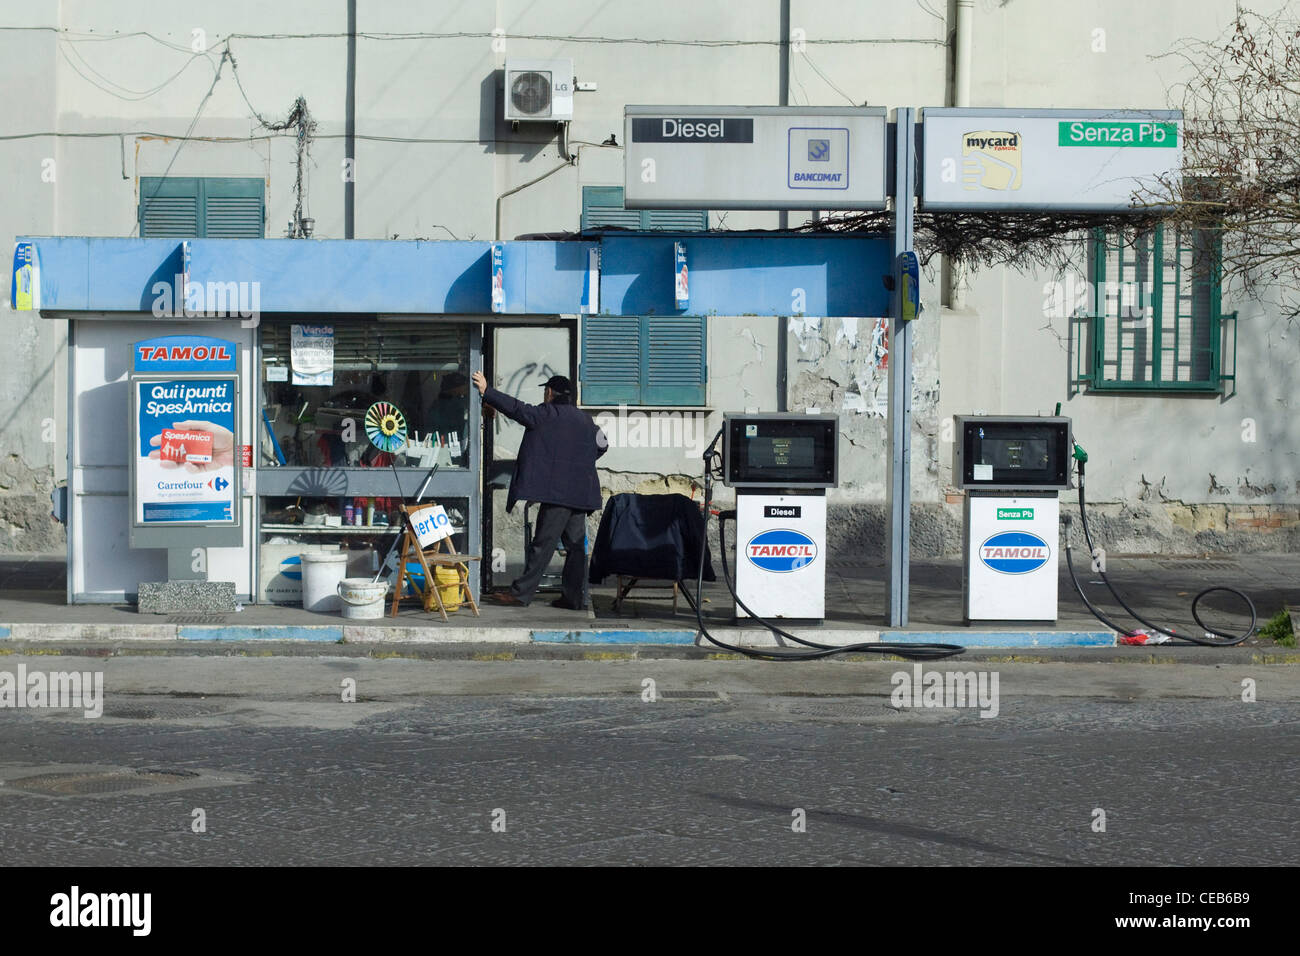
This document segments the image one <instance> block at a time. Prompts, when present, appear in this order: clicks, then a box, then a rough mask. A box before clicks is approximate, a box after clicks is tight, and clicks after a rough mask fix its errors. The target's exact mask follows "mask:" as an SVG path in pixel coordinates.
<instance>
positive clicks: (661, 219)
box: [641, 209, 709, 232]
mask: <svg viewBox="0 0 1300 956" xmlns="http://www.w3.org/2000/svg"><path fill="white" fill-rule="evenodd" d="M641 228H642V229H663V230H664V231H666V232H703V231H704V230H705V229H708V228H709V211H708V210H707V209H643V210H641Z"/></svg>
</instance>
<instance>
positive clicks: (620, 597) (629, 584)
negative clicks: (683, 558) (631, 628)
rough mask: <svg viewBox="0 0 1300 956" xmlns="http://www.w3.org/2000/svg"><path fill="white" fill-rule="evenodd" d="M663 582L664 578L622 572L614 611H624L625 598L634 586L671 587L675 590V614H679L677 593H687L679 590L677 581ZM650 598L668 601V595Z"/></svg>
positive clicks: (660, 589)
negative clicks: (641, 576) (635, 576)
mask: <svg viewBox="0 0 1300 956" xmlns="http://www.w3.org/2000/svg"><path fill="white" fill-rule="evenodd" d="M643 581H657V582H661V583H656V584H643V583H642V582H643ZM663 582H665V579H664V578H634V577H631V576H629V575H624V574H620V575H619V576H618V594H617V596H616V597H615V598H614V613H615V614H619V613H622V610H623V601H624V599H626V598H627V596H628V593H629V592H630V591H631V590H632V589H633V588H640V589H641V590H643V591H667V590H669V589H671V590H672V592H673V593H672V599H673V614H674V616H675V615H676V614H677V595H678V594H679V593H685V592H681V591H679V590H678V587H677V582H676V581H667V582H666V583H663ZM648 600H656V601H666V600H668V597H667V596H665V597H662V598H649V599H648Z"/></svg>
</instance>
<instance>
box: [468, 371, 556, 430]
mask: <svg viewBox="0 0 1300 956" xmlns="http://www.w3.org/2000/svg"><path fill="white" fill-rule="evenodd" d="M470 380H471V381H472V382H473V383H474V387H475V388H476V389H478V393H479V395H481V396H482V397H483V402H484V404H486V405H491V406H492V407H493V408H495V409H497V410H498V411H500V412H501V414H503V415H505V416H506V417H507V418H509V419H512V420H514V421H516V422H518V423H519V424H520V425H523V426H524V427H525V428H533V427H535V426H536V425H537V424H538V423H539V422H540V421H541V420H542V415H541V406H540V405H529V404H528V403H527V402H521V401H519V399H517V398H515V397H514V396H513V395H507V394H506V393H505V392H502V391H499V390H497V389H495V388H493V387H492V386H490V385H488V382H487V376H486V375H484V374H483V373H482V372H475V373H474V374H473V375H472V376H471V377H470Z"/></svg>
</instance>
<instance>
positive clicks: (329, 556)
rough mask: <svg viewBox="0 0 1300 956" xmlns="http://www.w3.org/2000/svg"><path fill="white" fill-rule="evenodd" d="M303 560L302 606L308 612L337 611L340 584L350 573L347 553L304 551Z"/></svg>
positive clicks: (339, 605)
mask: <svg viewBox="0 0 1300 956" xmlns="http://www.w3.org/2000/svg"><path fill="white" fill-rule="evenodd" d="M300 557H301V559H302V606H303V609H304V610H307V611H337V610H338V609H339V608H340V607H342V606H343V602H342V601H341V600H339V593H338V592H339V582H340V581H342V580H343V576H344V575H345V574H347V573H348V553H347V552H346V551H314V552H313V551H304V552H303V553H302V555H301V556H300Z"/></svg>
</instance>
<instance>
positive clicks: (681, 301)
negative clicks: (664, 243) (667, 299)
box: [673, 242, 691, 309]
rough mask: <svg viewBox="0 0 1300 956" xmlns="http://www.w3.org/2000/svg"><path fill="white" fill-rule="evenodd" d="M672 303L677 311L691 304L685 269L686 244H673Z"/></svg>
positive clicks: (688, 277)
mask: <svg viewBox="0 0 1300 956" xmlns="http://www.w3.org/2000/svg"><path fill="white" fill-rule="evenodd" d="M673 302H674V304H675V305H676V306H677V308H679V309H685V308H687V307H688V306H689V305H690V304H691V280H690V273H689V272H688V271H687V269H686V243H684V242H674V243H673Z"/></svg>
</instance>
